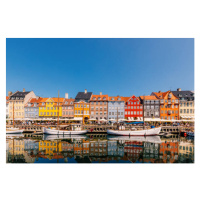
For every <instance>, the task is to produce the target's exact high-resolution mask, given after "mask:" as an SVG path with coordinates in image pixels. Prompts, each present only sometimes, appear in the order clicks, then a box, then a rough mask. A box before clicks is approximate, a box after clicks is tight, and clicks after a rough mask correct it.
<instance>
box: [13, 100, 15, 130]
mask: <svg viewBox="0 0 200 200" xmlns="http://www.w3.org/2000/svg"><path fill="white" fill-rule="evenodd" d="M14 124H15V121H14V101H13V128H14Z"/></svg>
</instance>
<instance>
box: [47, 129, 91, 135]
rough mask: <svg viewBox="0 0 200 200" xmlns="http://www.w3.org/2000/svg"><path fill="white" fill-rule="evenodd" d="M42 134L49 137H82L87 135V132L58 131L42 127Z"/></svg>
mask: <svg viewBox="0 0 200 200" xmlns="http://www.w3.org/2000/svg"><path fill="white" fill-rule="evenodd" d="M43 133H44V134H49V135H82V134H85V133H87V130H72V131H68V130H58V129H51V128H45V127H43Z"/></svg>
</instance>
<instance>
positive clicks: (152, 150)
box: [143, 142, 159, 163]
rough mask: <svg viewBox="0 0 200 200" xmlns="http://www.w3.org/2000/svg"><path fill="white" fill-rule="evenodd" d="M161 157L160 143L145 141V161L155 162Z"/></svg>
mask: <svg viewBox="0 0 200 200" xmlns="http://www.w3.org/2000/svg"><path fill="white" fill-rule="evenodd" d="M157 159H159V144H157V143H151V142H144V143H143V162H152V163H153V162H155V161H156V160H157Z"/></svg>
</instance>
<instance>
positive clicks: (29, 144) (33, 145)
mask: <svg viewBox="0 0 200 200" xmlns="http://www.w3.org/2000/svg"><path fill="white" fill-rule="evenodd" d="M38 149H39V142H38V141H34V140H30V139H26V140H24V151H27V152H28V153H29V154H31V153H32V154H34V155H36V154H37V152H38Z"/></svg>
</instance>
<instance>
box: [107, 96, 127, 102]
mask: <svg viewBox="0 0 200 200" xmlns="http://www.w3.org/2000/svg"><path fill="white" fill-rule="evenodd" d="M119 98H120V100H119ZM108 100H109V101H124V97H122V96H116V97H109V98H108Z"/></svg>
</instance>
